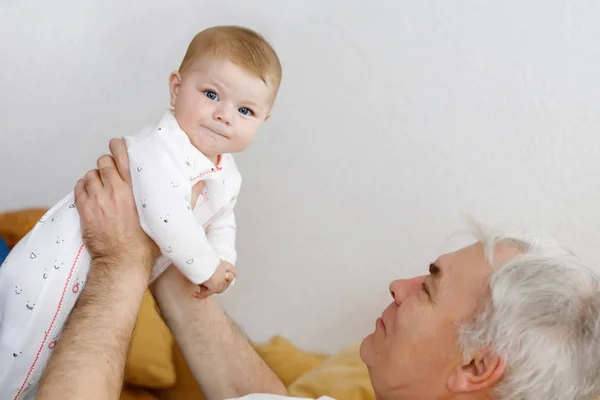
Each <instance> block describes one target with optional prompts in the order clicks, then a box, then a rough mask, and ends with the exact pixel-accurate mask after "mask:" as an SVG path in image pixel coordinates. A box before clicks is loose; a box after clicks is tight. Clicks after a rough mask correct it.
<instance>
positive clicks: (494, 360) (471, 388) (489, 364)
mask: <svg viewBox="0 0 600 400" xmlns="http://www.w3.org/2000/svg"><path fill="white" fill-rule="evenodd" d="M505 371H506V361H505V360H504V358H502V357H501V356H500V355H498V354H497V353H495V352H493V351H492V349H491V348H489V347H487V348H483V349H481V350H479V351H477V352H476V353H475V354H474V355H473V356H472V358H471V359H470V360H466V361H465V362H464V363H462V364H460V365H458V366H457V367H456V369H455V370H454V372H453V374H452V375H451V376H450V377H449V378H448V389H449V390H450V391H452V392H475V391H477V390H481V389H484V388H491V387H492V386H494V385H495V384H496V383H497V382H498V381H500V379H501V378H502V376H503V375H504V372H505Z"/></svg>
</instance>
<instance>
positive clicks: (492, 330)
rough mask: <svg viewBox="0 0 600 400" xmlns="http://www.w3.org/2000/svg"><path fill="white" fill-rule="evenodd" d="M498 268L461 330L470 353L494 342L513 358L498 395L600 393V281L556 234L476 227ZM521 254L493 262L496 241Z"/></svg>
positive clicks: (518, 398)
mask: <svg viewBox="0 0 600 400" xmlns="http://www.w3.org/2000/svg"><path fill="white" fill-rule="evenodd" d="M475 230H476V232H475V233H476V236H477V239H478V240H479V241H481V242H482V243H483V245H484V248H485V254H486V258H487V260H488V262H489V263H490V265H492V267H493V272H492V274H491V277H490V281H489V296H488V298H487V299H486V300H485V301H484V302H483V303H482V306H481V308H480V310H479V311H478V312H477V313H476V315H475V316H474V317H473V319H472V320H470V321H468V322H467V323H465V324H464V325H463V326H462V327H461V328H460V331H459V345H460V346H461V348H462V350H463V352H464V355H465V358H466V359H469V358H470V355H471V354H472V352H473V351H475V350H477V349H481V348H485V347H489V348H490V349H491V350H492V351H494V352H496V353H497V354H498V355H499V356H501V357H503V358H504V360H505V361H506V363H507V370H506V371H505V374H504V376H503V378H502V379H501V381H500V382H499V384H498V386H497V389H496V391H495V393H494V395H495V398H497V399H499V400H504V399H510V400H533V399H544V400H584V399H585V400H588V399H594V398H596V397H597V396H598V395H600V279H599V277H598V275H597V274H596V273H594V271H592V270H591V269H590V268H588V267H587V266H586V265H585V264H584V263H583V262H582V261H581V260H580V259H579V258H577V257H576V256H575V255H574V254H572V253H571V252H570V251H569V250H567V249H565V248H564V247H562V246H561V245H560V244H558V243H557V242H556V241H555V240H554V239H552V238H551V237H548V236H542V235H523V234H519V233H517V234H513V233H511V232H504V231H501V230H499V229H494V228H491V227H486V226H484V225H482V224H477V225H476V229H475ZM501 245H509V246H514V247H516V248H517V249H518V250H519V251H518V253H517V255H516V256H515V257H514V258H512V259H510V260H508V261H506V262H504V263H502V264H501V265H495V263H494V249H496V247H497V246H501Z"/></svg>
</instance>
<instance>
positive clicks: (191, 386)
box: [159, 343, 205, 400]
mask: <svg viewBox="0 0 600 400" xmlns="http://www.w3.org/2000/svg"><path fill="white" fill-rule="evenodd" d="M173 364H174V366H175V373H176V375H177V382H176V383H175V386H172V387H170V388H168V389H164V390H161V391H160V392H159V397H160V398H161V399H162V400H205V397H204V394H203V393H202V390H200V386H198V384H197V383H196V380H195V379H194V376H193V375H192V372H191V371H190V369H189V368H188V366H187V362H186V361H185V358H183V354H182V353H181V350H180V349H179V346H177V343H175V345H174V346H173Z"/></svg>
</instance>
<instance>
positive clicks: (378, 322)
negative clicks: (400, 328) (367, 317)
mask: <svg viewBox="0 0 600 400" xmlns="http://www.w3.org/2000/svg"><path fill="white" fill-rule="evenodd" d="M375 325H376V326H378V327H380V328H381V329H383V331H384V332H385V322H383V317H379V318H377V321H375Z"/></svg>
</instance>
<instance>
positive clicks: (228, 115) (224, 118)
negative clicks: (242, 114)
mask: <svg viewBox="0 0 600 400" xmlns="http://www.w3.org/2000/svg"><path fill="white" fill-rule="evenodd" d="M213 119H214V120H215V121H219V122H222V123H224V124H225V125H228V126H229V125H231V121H232V119H233V113H232V112H231V110H230V107H228V106H227V105H219V106H217V108H215V112H214V113H213Z"/></svg>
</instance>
